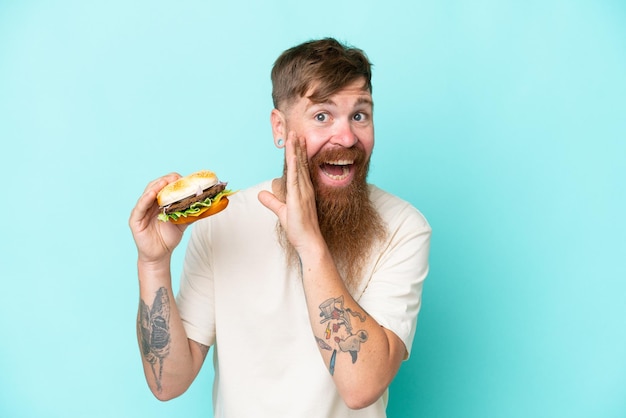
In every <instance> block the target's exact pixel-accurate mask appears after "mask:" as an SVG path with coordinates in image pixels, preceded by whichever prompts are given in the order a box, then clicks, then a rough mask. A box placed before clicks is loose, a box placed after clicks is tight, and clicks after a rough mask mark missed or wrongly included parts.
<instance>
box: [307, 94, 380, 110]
mask: <svg viewBox="0 0 626 418" xmlns="http://www.w3.org/2000/svg"><path fill="white" fill-rule="evenodd" d="M363 104H366V105H370V106H372V107H374V101H373V100H372V99H371V98H369V97H359V98H358V99H356V103H355V106H359V105H363ZM318 105H331V106H337V103H335V102H333V101H332V100H331V99H326V100H324V101H322V102H314V101H312V100H311V99H309V103H308V104H307V106H306V109H307V110H308V109H310V108H311V107H313V106H318Z"/></svg>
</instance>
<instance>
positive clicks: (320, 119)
mask: <svg viewBox="0 0 626 418" xmlns="http://www.w3.org/2000/svg"><path fill="white" fill-rule="evenodd" d="M314 117H315V120H316V121H318V122H326V121H327V120H328V115H327V114H326V113H318V114H316V115H315V116H314Z"/></svg>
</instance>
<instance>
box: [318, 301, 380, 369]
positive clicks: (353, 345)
mask: <svg viewBox="0 0 626 418" xmlns="http://www.w3.org/2000/svg"><path fill="white" fill-rule="evenodd" d="M319 308H320V317H322V320H321V321H320V324H324V323H325V324H327V325H326V330H325V331H324V338H319V337H317V336H316V337H315V339H316V341H317V345H318V346H319V348H320V349H321V350H329V351H332V352H333V353H332V355H331V357H330V365H329V371H330V374H331V375H333V374H334V373H335V362H336V359H337V350H339V352H344V353H350V356H351V357H352V364H354V363H355V362H356V361H357V358H358V353H359V351H360V350H361V344H362V343H364V342H366V341H367V337H368V334H367V331H365V330H363V329H362V330H358V331H354V329H353V327H352V320H351V318H350V316H352V317H353V318H358V319H359V321H360V322H365V316H364V315H363V314H362V313H359V312H355V311H353V310H351V309H350V308H344V307H343V296H340V297H338V298H330V299H328V300H326V301H324V302H323V303H322V304H321V305H320V306H319ZM333 335H334V337H333ZM331 337H332V338H331Z"/></svg>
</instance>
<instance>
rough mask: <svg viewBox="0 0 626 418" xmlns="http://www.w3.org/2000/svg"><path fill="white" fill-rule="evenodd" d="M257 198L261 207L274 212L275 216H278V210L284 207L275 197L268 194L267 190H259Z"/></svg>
mask: <svg viewBox="0 0 626 418" xmlns="http://www.w3.org/2000/svg"><path fill="white" fill-rule="evenodd" d="M258 198H259V202H261V204H263V206H265V207H266V208H268V209H269V210H271V211H272V212H274V214H275V215H276V216H278V212H279V211H280V208H281V207H282V206H283V205H284V203H283V202H281V201H280V200H278V198H276V196H274V195H273V194H272V193H270V192H268V191H267V190H261V191H260V192H259V195H258Z"/></svg>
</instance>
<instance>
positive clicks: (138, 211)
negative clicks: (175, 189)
mask: <svg viewBox="0 0 626 418" xmlns="http://www.w3.org/2000/svg"><path fill="white" fill-rule="evenodd" d="M180 177H181V176H180V174H178V173H170V174H167V175H165V176H163V177H159V178H158V179H155V180H152V181H151V182H150V183H148V185H147V186H146V188H145V190H144V192H143V194H142V195H141V196H140V197H139V199H138V200H137V204H136V205H135V207H134V208H133V210H132V212H131V215H130V219H129V222H131V223H132V222H140V221H141V220H143V219H144V218H145V217H146V215H147V214H148V213H149V212H154V211H155V210H156V208H157V204H156V196H157V194H158V192H159V191H160V190H161V189H163V187H165V186H167V185H168V184H170V183H172V182H174V181H176V180H178V179H179V178H180Z"/></svg>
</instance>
